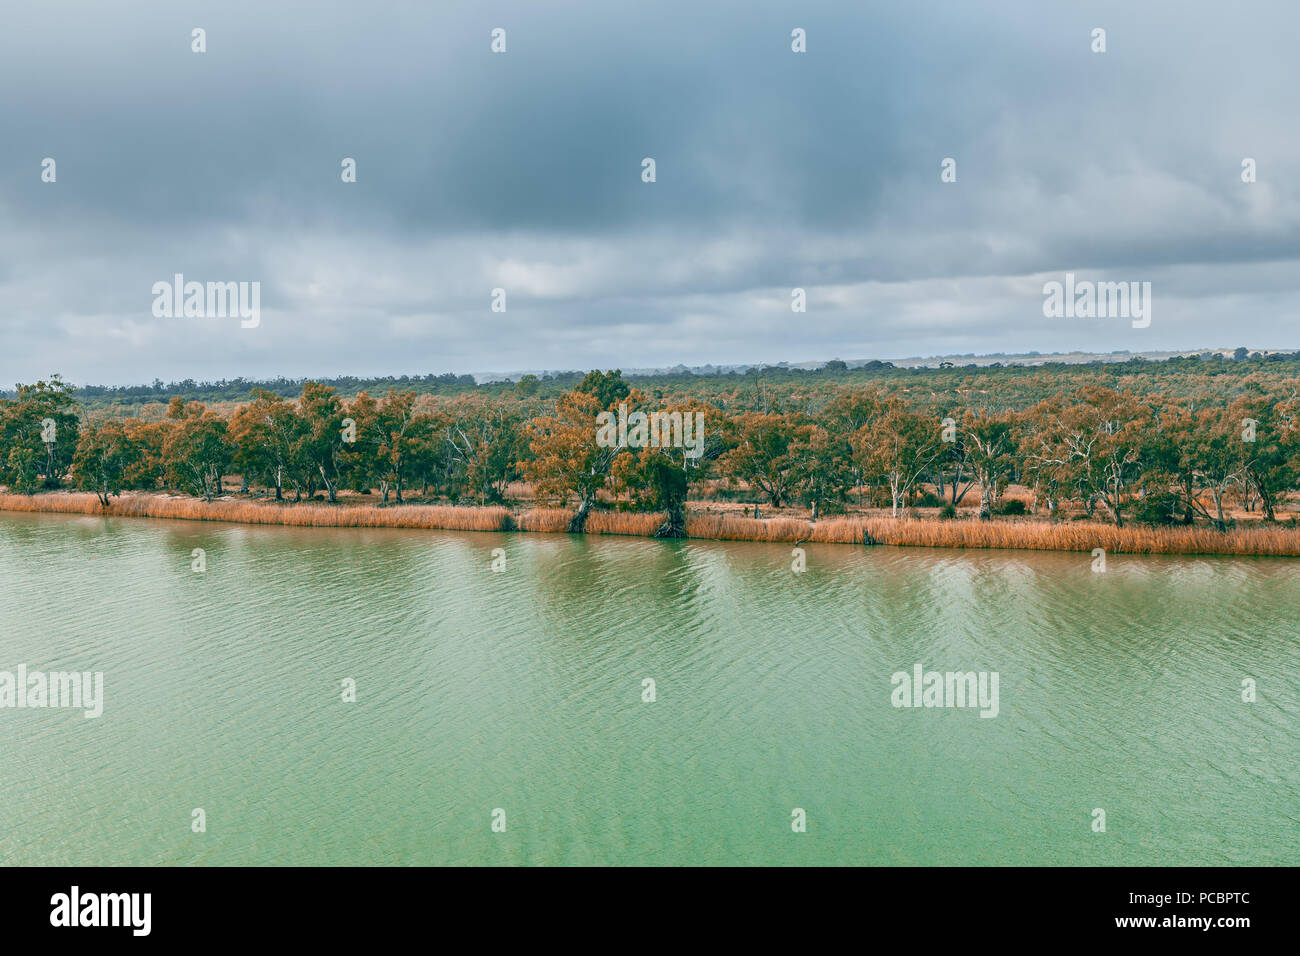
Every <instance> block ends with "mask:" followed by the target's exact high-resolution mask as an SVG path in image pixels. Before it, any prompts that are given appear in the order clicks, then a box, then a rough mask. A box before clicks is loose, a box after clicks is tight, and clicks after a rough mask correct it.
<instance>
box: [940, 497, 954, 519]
mask: <svg viewBox="0 0 1300 956" xmlns="http://www.w3.org/2000/svg"><path fill="white" fill-rule="evenodd" d="M939 517H940V518H955V517H957V507H956V505H954V504H953V503H952V502H951V501H949V502H947V503H945V504H944V506H943V507H942V508H940V509H939Z"/></svg>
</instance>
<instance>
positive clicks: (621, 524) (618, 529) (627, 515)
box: [587, 511, 668, 538]
mask: <svg viewBox="0 0 1300 956" xmlns="http://www.w3.org/2000/svg"><path fill="white" fill-rule="evenodd" d="M667 517H668V516H667V515H666V514H645V513H642V512H635V511H594V512H592V513H591V514H590V515H588V516H587V534H627V535H634V536H636V537H641V538H652V537H654V533H655V532H656V531H658V530H659V529H660V528H661V527H663V523H664V519H666V518H667Z"/></svg>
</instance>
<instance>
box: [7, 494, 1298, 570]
mask: <svg viewBox="0 0 1300 956" xmlns="http://www.w3.org/2000/svg"><path fill="white" fill-rule="evenodd" d="M0 511H26V512H53V513H61V514H83V515H111V516H116V517H135V518H177V519H182V520H188V521H229V522H236V523H241V524H267V525H293V526H299V527H345V528H421V529H428V530H442V531H509V530H512V529H513V530H519V531H528V532H538V533H563V532H565V531H567V530H568V527H569V520H570V518H572V517H573V512H572V511H569V510H566V509H563V508H533V509H531V510H529V511H525V512H523V513H521V514H519V515H512V513H511V511H510V509H508V508H505V507H501V506H491V507H457V506H453V505H395V506H392V507H379V506H377V505H353V504H340V505H327V504H317V503H308V502H302V503H292V502H273V501H245V500H238V501H236V500H231V499H218V500H216V501H201V500H199V499H196V498H185V497H177V496H170V495H157V494H128V495H123V496H122V497H120V498H114V499H112V500H111V501H110V503H109V506H108V507H107V508H104V507H102V506H101V505H100V503H99V499H98V498H97V497H96V496H95V495H93V494H79V493H54V494H42V495H12V494H0ZM664 517H665V516H664V515H662V514H639V513H633V512H611V511H595V512H592V513H591V515H590V516H589V517H588V518H587V529H586V530H587V533H588V534H615V535H633V536H638V537H649V536H651V535H653V534H654V533H655V532H656V531H657V530H658V529H659V527H660V526H661V525H662V524H663V521H664ZM686 535H687V537H689V538H704V539H713V540H718V541H766V542H783V543H785V542H790V543H793V542H814V543H819V544H822V543H825V544H863V543H870V544H885V545H896V546H900V547H924V548H1007V549H1021V550H1034V551H1091V550H1092V549H1093V548H1105V549H1106V551H1107V552H1109V553H1115V554H1122V553H1128V554H1237V555H1263V556H1272V557H1296V556H1300V529H1297V528H1294V527H1282V526H1278V525H1259V526H1254V527H1242V528H1233V529H1230V530H1228V531H1215V530H1214V529H1212V528H1207V527H1193V528H1187V527H1174V528H1152V527H1144V526H1129V527H1123V528H1116V527H1115V526H1114V525H1109V524H1101V523H1098V522H1084V521H1069V522H1060V523H1056V524H1052V523H1048V522H1046V521H1035V520H1026V521H973V520H956V521H953V520H948V521H943V520H938V519H916V518H888V517H856V518H854V517H844V518H829V519H822V520H821V521H817V522H812V521H807V520H804V519H801V518H747V517H744V516H742V515H735V514H695V515H690V516H688V517H687V519H686Z"/></svg>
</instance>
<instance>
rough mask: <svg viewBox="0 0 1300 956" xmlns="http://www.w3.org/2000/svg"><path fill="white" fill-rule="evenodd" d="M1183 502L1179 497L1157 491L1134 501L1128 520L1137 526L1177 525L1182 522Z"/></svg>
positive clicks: (1130, 507)
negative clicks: (1181, 509) (1181, 508)
mask: <svg viewBox="0 0 1300 956" xmlns="http://www.w3.org/2000/svg"><path fill="white" fill-rule="evenodd" d="M1180 506H1181V502H1180V500H1179V498H1178V496H1177V495H1172V494H1170V493H1169V492H1166V491H1157V492H1153V493H1152V494H1149V495H1146V496H1144V497H1142V498H1139V499H1138V500H1137V501H1134V502H1133V503H1132V504H1131V505H1130V506H1129V514H1128V518H1129V520H1130V521H1132V522H1133V523H1135V524H1149V525H1156V526H1161V525H1165V526H1167V525H1175V524H1180V523H1181V522H1182V515H1181V514H1180V513H1179V511H1180Z"/></svg>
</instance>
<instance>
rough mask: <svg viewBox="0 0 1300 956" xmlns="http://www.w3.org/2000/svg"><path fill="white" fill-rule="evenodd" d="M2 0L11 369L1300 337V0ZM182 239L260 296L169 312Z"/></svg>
mask: <svg viewBox="0 0 1300 956" xmlns="http://www.w3.org/2000/svg"><path fill="white" fill-rule="evenodd" d="M0 17H3V23H4V28H3V31H2V32H0V383H2V384H3V387H10V386H11V384H12V383H14V382H17V381H23V382H28V381H33V380H35V379H36V378H38V377H43V376H45V375H48V374H49V373H51V372H54V371H59V372H62V373H63V374H64V375H65V377H68V378H70V379H71V380H73V381H74V382H96V383H134V382H146V381H150V380H152V379H153V378H155V377H159V378H163V379H173V378H183V377H194V378H200V379H202V378H210V379H217V378H226V377H235V376H238V375H244V376H249V377H254V376H273V375H279V374H285V375H290V376H300V375H313V374H317V375H330V374H358V375H369V374H390V373H391V374H401V373H425V372H444V371H456V372H487V371H511V370H521V369H558V368H590V367H595V366H602V367H604V366H616V365H617V366H622V367H624V368H627V367H638V366H651V365H673V364H677V363H679V362H680V363H684V364H687V365H697V364H705V363H710V362H712V363H729V362H760V361H761V362H777V361H782V360H786V361H792V362H797V361H806V360H815V359H828V358H832V357H841V358H846V359H854V358H891V357H903V356H910V355H917V354H921V355H933V354H941V353H967V352H975V353H984V352H995V351H1008V352H1022V351H1028V350H1031V349H1036V350H1039V351H1055V350H1062V351H1064V350H1071V349H1084V350H1088V351H1110V350H1112V349H1132V350H1135V351H1138V350H1150V349H1165V348H1178V349H1188V348H1201V347H1219V346H1229V347H1232V346H1237V345H1247V346H1249V347H1251V348H1300V334H1297V331H1298V330H1300V324H1298V321H1300V268H1297V265H1298V260H1300V187H1298V186H1297V183H1300V122H1298V118H1300V82H1297V80H1298V79H1300V68H1297V66H1296V57H1295V51H1294V41H1295V37H1296V36H1298V35H1300V5H1298V4H1296V3H1295V2H1294V0H1273V2H1241V3H1237V4H1232V5H1225V4H1223V3H1221V2H1212V0H1169V2H1160V0H1152V2H1144V3H1141V4H1135V3H1132V2H1131V0H1124V2H1114V3H1110V2H1069V3H1066V2H1054V3H1046V2H1043V0H1023V2H1022V0H996V2H994V0H988V2H972V0H968V2H944V0H938V2H932V3H898V2H887V3H886V2H862V0H837V2H820V3H819V2H799V3H794V2H790V3H764V2H761V0H760V2H755V0H747V2H728V0H689V2H680V0H660V2H656V3H653V4H640V3H638V4H632V3H615V2H595V0H583V2H570V0H527V2H521V3H491V2H483V0H465V2H427V3H416V2H383V0H366V2H356V3H343V2H338V0H312V2H283V0H279V2H276V3H274V4H269V3H265V2H231V0H225V2H221V3H217V2H213V0H205V2H179V3H178V2H176V0H165V2H148V0H133V2H131V3H129V4H109V3H104V2H102V0H87V2H60V0H42V2H41V3H13V2H5V3H3V6H2V7H0ZM195 27H202V28H203V29H204V30H206V43H207V51H206V52H205V53H194V52H192V50H191V43H192V40H191V31H192V30H193V29H194V28H195ZM496 27H501V28H504V29H505V31H506V52H505V53H504V54H494V53H493V52H492V51H491V49H490V45H491V31H492V30H493V28H496ZM796 27H798V28H802V29H804V30H805V31H806V33H807V52H806V53H804V54H796V53H794V52H792V51H791V30H793V29H794V28H796ZM1096 27H1102V28H1104V29H1105V30H1106V46H1107V50H1106V52H1105V53H1094V52H1092V49H1091V47H1092V43H1093V40H1092V36H1091V34H1092V31H1093V29H1094V28H1096ZM46 157H50V158H53V159H54V160H55V162H56V172H57V180H56V181H55V182H53V183H46V182H42V179H41V172H42V161H43V160H44V159H45V158H46ZM344 157H353V158H355V160H356V163H357V182H356V183H344V182H342V181H341V176H340V171H341V168H340V164H341V161H342V159H343V158H344ZM644 157H653V158H654V159H655V162H656V167H657V168H656V173H657V181H656V182H654V183H644V182H642V177H641V172H642V165H641V162H642V159H643V158H644ZM945 157H952V158H953V159H955V160H956V163H957V181H956V182H955V183H943V182H941V181H940V164H941V162H942V160H943V159H944V158H945ZM1245 157H1250V158H1253V159H1254V160H1255V161H1256V164H1257V176H1258V181H1257V182H1255V183H1252V184H1246V183H1243V182H1242V175H1241V166H1242V160H1243V158H1245ZM1066 271H1072V272H1075V273H1076V274H1078V275H1079V276H1080V277H1081V278H1089V277H1090V278H1094V279H1101V280H1114V281H1149V282H1151V283H1152V290H1153V298H1154V302H1153V309H1152V322H1151V325H1150V327H1149V328H1145V329H1134V328H1132V327H1131V324H1130V323H1129V322H1128V321H1126V320H1122V319H1048V318H1045V317H1044V316H1043V309H1042V305H1043V284H1044V282H1045V281H1048V280H1051V279H1061V278H1062V277H1063V275H1064V273H1065V272H1066ZM175 273H182V274H184V276H185V277H186V279H187V280H197V281H204V282H206V281H223V282H224V281H249V282H251V281H257V282H260V283H261V303H262V314H261V324H260V326H258V327H257V328H251V329H242V328H240V326H239V322H238V320H232V319H219V318H188V319H187V318H156V317H155V316H154V315H153V310H152V306H153V302H154V296H153V293H152V291H151V290H152V287H153V285H154V283H155V282H159V281H164V280H167V281H169V280H170V279H171V277H172V276H173V275H174V274H175ZM795 287H802V288H804V289H806V290H807V297H808V310H807V312H806V313H805V314H801V315H799V314H794V313H792V312H791V309H790V301H791V289H793V288H795ZM494 288H503V289H505V290H506V303H507V311H506V312H504V313H500V312H493V311H491V308H490V305H491V296H492V290H493V289H494Z"/></svg>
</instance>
